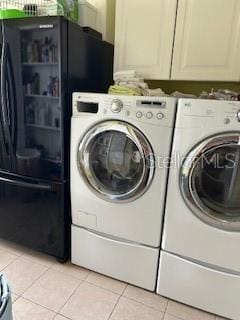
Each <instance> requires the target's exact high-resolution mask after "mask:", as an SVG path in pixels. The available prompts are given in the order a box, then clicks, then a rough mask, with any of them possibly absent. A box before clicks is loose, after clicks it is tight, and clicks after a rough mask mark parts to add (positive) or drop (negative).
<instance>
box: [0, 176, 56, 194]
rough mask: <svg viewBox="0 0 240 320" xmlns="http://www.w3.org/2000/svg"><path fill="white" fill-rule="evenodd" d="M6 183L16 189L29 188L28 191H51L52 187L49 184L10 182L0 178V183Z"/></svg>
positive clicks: (10, 180) (7, 179)
mask: <svg viewBox="0 0 240 320" xmlns="http://www.w3.org/2000/svg"><path fill="white" fill-rule="evenodd" d="M1 182H3V183H8V184H11V185H14V186H18V187H24V188H30V189H38V190H43V191H52V187H51V185H49V184H45V183H29V182H25V181H21V180H12V179H9V178H4V177H0V183H1Z"/></svg>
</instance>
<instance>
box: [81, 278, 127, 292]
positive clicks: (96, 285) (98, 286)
mask: <svg viewBox="0 0 240 320" xmlns="http://www.w3.org/2000/svg"><path fill="white" fill-rule="evenodd" d="M114 280H115V279H114ZM83 281H84V282H86V283H88V284H91V285H93V286H95V287H97V288H100V289H103V290H106V291H108V292H111V293H114V294H117V295H118V296H122V294H123V292H124V291H125V289H126V288H124V290H123V292H122V293H118V292H115V291H112V290H110V289H107V288H105V287H103V286H100V285H98V284H95V283H92V282H89V281H87V280H83Z"/></svg>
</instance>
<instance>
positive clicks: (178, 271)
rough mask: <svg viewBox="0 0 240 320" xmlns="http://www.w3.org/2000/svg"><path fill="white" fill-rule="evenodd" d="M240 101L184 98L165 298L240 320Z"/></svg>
mask: <svg viewBox="0 0 240 320" xmlns="http://www.w3.org/2000/svg"><path fill="white" fill-rule="evenodd" d="M239 246H240V103H239V102H231V101H212V100H191V99H180V101H179V105H178V111H177V119H176V128H175V133H174V140H173V151H172V166H171V169H170V173H169V183H168V191H167V201H166V211H165V223H164V232H163V243H162V250H161V255H160V267H159V277H158V285H157V292H158V293H159V294H161V295H164V296H167V297H170V298H172V299H175V300H178V301H180V302H183V303H186V304H189V305H192V306H194V307H197V308H200V309H204V310H206V311H209V312H212V313H215V314H219V315H221V316H225V317H228V318H232V319H236V320H237V319H238V320H239V319H240V307H239V293H240V254H239Z"/></svg>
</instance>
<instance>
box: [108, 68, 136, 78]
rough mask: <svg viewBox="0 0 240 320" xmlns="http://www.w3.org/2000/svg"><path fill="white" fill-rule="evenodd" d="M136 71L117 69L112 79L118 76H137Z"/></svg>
mask: <svg viewBox="0 0 240 320" xmlns="http://www.w3.org/2000/svg"><path fill="white" fill-rule="evenodd" d="M137 76H138V75H137V72H136V71H134V70H122V71H117V72H115V73H114V75H113V79H114V80H115V78H118V79H119V78H120V77H137Z"/></svg>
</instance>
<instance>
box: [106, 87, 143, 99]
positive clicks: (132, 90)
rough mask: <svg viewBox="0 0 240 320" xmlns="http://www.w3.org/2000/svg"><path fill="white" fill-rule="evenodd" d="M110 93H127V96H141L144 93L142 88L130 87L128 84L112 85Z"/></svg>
mask: <svg viewBox="0 0 240 320" xmlns="http://www.w3.org/2000/svg"><path fill="white" fill-rule="evenodd" d="M108 93H109V94H117V95H125V96H141V95H142V91H141V89H140V88H137V87H135V88H130V87H127V86H119V85H114V86H110V88H109V90H108Z"/></svg>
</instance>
